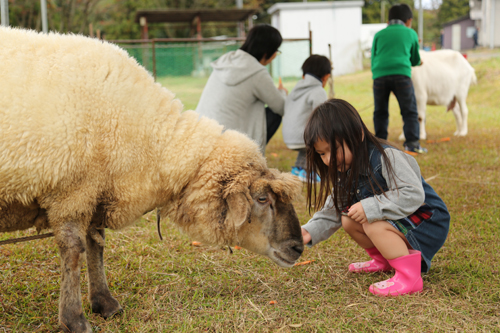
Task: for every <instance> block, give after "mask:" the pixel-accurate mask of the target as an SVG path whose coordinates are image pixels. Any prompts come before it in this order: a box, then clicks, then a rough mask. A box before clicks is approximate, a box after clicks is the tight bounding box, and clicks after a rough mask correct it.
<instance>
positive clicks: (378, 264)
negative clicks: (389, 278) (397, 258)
mask: <svg viewBox="0 0 500 333" xmlns="http://www.w3.org/2000/svg"><path fill="white" fill-rule="evenodd" d="M365 251H366V253H368V255H369V256H370V257H371V258H372V259H373V260H370V261H365V262H356V263H354V264H350V265H349V272H354V273H373V272H388V271H390V270H392V267H391V265H389V262H388V261H387V259H385V258H384V257H383V256H382V254H380V252H379V251H378V250H377V248H376V247H372V248H370V249H365Z"/></svg>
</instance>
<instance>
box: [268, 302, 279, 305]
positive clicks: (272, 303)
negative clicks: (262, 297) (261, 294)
mask: <svg viewBox="0 0 500 333" xmlns="http://www.w3.org/2000/svg"><path fill="white" fill-rule="evenodd" d="M277 303H278V302H276V301H271V302H269V304H270V305H275V304H277Z"/></svg>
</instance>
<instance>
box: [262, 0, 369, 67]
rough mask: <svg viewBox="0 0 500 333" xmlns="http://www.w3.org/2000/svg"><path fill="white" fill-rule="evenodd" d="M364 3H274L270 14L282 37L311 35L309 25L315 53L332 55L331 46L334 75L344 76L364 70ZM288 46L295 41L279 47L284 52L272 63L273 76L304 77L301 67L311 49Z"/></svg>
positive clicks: (305, 36)
mask: <svg viewBox="0 0 500 333" xmlns="http://www.w3.org/2000/svg"><path fill="white" fill-rule="evenodd" d="M363 5H364V1H321V2H287V3H276V4H274V5H273V6H272V7H271V8H269V9H268V13H269V14H270V15H272V16H271V24H272V25H273V26H274V27H275V28H277V29H278V30H279V31H280V32H281V35H282V36H283V38H308V37H309V28H310V29H311V31H312V53H313V54H320V55H324V56H326V57H329V56H330V49H331V60H332V62H333V67H334V70H333V74H334V75H343V74H348V73H353V72H355V71H358V70H361V69H362V53H361V47H360V33H361V22H362V17H361V8H362V7H363ZM329 45H330V47H329ZM288 47H289V48H293V44H286V43H284V44H283V46H282V47H281V48H280V50H281V51H282V52H283V55H282V56H280V57H279V59H276V61H275V62H273V66H272V70H273V76H283V77H286V76H295V77H300V76H302V72H301V70H300V67H301V66H302V63H303V62H304V60H305V59H306V58H307V57H308V56H309V50H308V49H305V48H295V49H296V50H292V49H290V50H288V49H287V48H288ZM297 52H298V53H299V54H297ZM292 55H293V56H292Z"/></svg>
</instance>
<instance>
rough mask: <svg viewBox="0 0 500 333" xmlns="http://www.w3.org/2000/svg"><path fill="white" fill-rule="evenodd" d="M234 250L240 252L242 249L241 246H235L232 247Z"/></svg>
mask: <svg viewBox="0 0 500 333" xmlns="http://www.w3.org/2000/svg"><path fill="white" fill-rule="evenodd" d="M234 249H235V250H241V249H242V247H241V246H238V245H235V246H234Z"/></svg>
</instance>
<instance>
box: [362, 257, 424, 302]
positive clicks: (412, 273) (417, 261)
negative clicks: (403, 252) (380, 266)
mask: <svg viewBox="0 0 500 333" xmlns="http://www.w3.org/2000/svg"><path fill="white" fill-rule="evenodd" d="M421 259H422V257H421V255H420V251H416V250H410V254H409V255H407V256H402V257H399V258H396V259H391V260H388V262H389V264H390V265H391V266H392V267H394V269H395V270H396V274H394V276H393V277H392V278H390V279H388V280H385V281H382V282H377V283H374V284H372V285H371V286H370V292H371V293H372V294H374V295H378V296H398V295H405V294H414V293H418V292H419V291H422V289H423V281H422V277H421V275H420V268H421V267H420V266H421V265H422V263H421Z"/></svg>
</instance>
